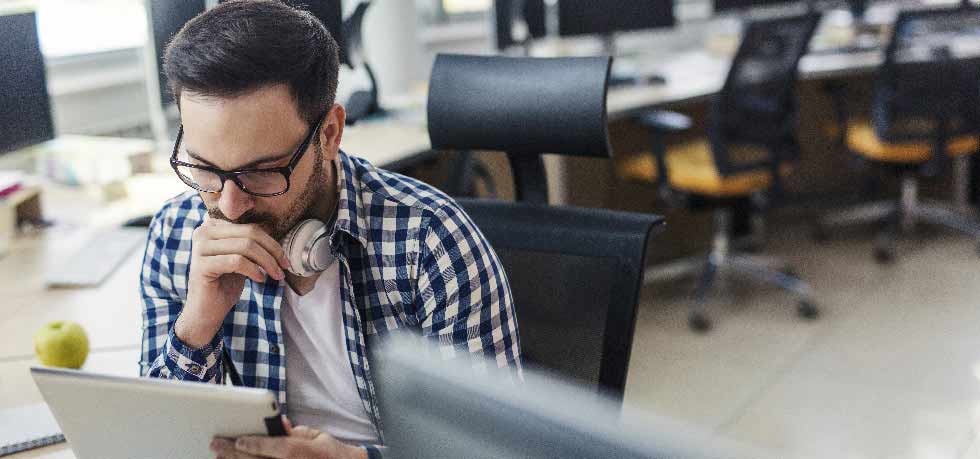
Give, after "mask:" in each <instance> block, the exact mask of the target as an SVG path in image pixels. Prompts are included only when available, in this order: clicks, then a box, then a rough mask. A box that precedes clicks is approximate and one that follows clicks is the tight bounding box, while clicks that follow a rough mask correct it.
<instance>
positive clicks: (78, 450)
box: [31, 367, 285, 459]
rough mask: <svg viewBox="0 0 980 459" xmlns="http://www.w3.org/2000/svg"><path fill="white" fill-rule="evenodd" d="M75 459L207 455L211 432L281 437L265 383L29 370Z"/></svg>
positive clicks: (163, 458) (273, 401)
mask: <svg viewBox="0 0 980 459" xmlns="http://www.w3.org/2000/svg"><path fill="white" fill-rule="evenodd" d="M31 376H33V378H34V382H35V384H37V387H38V389H40V391H41V394H42V395H43V396H44V400H45V401H46V402H47V403H48V407H50V408H51V412H52V413H53V414H54V417H55V420H57V421H58V425H59V426H61V431H62V433H64V435H65V438H67V440H68V443H69V445H70V446H71V449H72V450H73V451H74V453H75V456H76V457H77V458H78V459H117V458H118V459H131V458H134V457H139V458H145V459H157V458H159V459H173V458H210V457H213V456H214V454H213V453H211V451H210V450H209V449H208V446H209V445H210V443H211V439H212V438H213V437H216V436H219V437H238V436H242V435H284V434H285V432H284V430H283V427H282V423H281V421H280V418H279V405H278V404H277V403H276V397H275V396H274V395H273V394H272V392H270V391H268V390H264V389H251V388H243V387H231V386H221V385H217V384H204V383H193V382H179V381H172V380H164V379H155V378H127V377H119V376H107V375H100V374H96V373H88V372H83V371H77V370H63V369H53V368H38V367H33V368H31Z"/></svg>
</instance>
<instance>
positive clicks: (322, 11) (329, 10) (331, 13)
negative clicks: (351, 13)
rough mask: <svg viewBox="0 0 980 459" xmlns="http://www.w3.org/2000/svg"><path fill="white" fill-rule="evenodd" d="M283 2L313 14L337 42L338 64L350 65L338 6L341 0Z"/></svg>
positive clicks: (342, 17)
mask: <svg viewBox="0 0 980 459" xmlns="http://www.w3.org/2000/svg"><path fill="white" fill-rule="evenodd" d="M285 2H286V3H287V4H289V5H292V6H295V7H300V8H303V9H305V10H307V11H309V12H310V13H313V15H314V16H316V18H317V19H319V20H320V22H322V23H323V25H324V27H326V28H327V30H328V31H329V32H330V35H331V36H333V39H334V40H336V41H337V46H338V47H340V62H341V63H342V64H347V65H350V64H351V62H350V57H349V56H348V51H349V50H348V49H347V41H346V37H344V15H343V10H342V9H341V5H340V2H341V0H285Z"/></svg>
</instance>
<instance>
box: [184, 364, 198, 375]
mask: <svg viewBox="0 0 980 459" xmlns="http://www.w3.org/2000/svg"><path fill="white" fill-rule="evenodd" d="M187 371H189V372H191V373H200V372H201V366H200V365H198V364H196V363H195V364H191V365H190V366H188V367H187Z"/></svg>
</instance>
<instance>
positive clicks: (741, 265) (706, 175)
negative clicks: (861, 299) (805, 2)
mask: <svg viewBox="0 0 980 459" xmlns="http://www.w3.org/2000/svg"><path fill="white" fill-rule="evenodd" d="M817 21H818V17H817V16H816V15H812V14H807V15H804V16H798V17H789V18H780V19H772V20H764V21H757V22H751V23H749V24H748V25H747V27H746V30H745V34H744V37H743V39H742V43H741V45H740V46H739V49H738V52H737V53H736V55H735V58H734V60H733V61H732V65H731V69H730V70H729V72H728V77H727V79H726V80H725V84H724V86H723V87H722V90H721V92H720V94H719V95H718V96H717V97H716V98H715V100H714V101H713V103H712V111H711V113H710V119H709V126H708V132H707V138H706V139H703V140H698V141H695V142H689V143H684V144H680V145H678V146H675V147H672V148H670V149H668V148H667V147H666V143H665V139H664V138H665V136H666V135H668V134H671V133H676V132H680V131H683V130H686V129H687V128H689V127H690V124H691V123H690V120H689V119H687V117H685V116H683V115H681V114H678V113H672V112H664V111H653V112H649V113H645V114H643V115H641V116H639V117H638V118H637V122H638V123H639V124H640V125H642V126H644V127H646V128H648V129H649V130H650V132H651V138H652V150H653V154H652V155H635V156H634V157H632V158H629V159H627V160H625V161H621V162H620V163H619V164H618V165H617V169H618V172H619V174H620V175H621V176H623V177H626V178H628V179H634V180H639V181H643V182H648V183H650V182H652V183H654V184H656V186H657V191H658V195H659V197H660V198H662V199H664V200H666V201H667V202H668V203H670V204H672V205H674V206H682V205H684V206H686V207H687V208H689V209H690V210H699V209H703V208H710V209H713V210H714V218H715V228H714V240H713V243H712V247H711V251H710V253H709V254H708V255H706V256H698V257H694V258H693V259H687V260H680V261H679V262H675V263H672V264H671V265H670V266H664V267H660V268H657V269H652V270H651V271H650V273H649V276H648V278H649V279H650V280H657V279H673V278H676V277H679V276H683V275H690V274H694V273H701V279H700V281H699V283H698V286H697V289H696V291H695V301H694V304H693V307H692V310H691V314H690V318H689V325H690V326H691V328H692V329H693V330H695V331H701V332H703V331H706V330H708V329H709V328H710V327H711V322H710V321H709V319H708V317H707V316H706V315H705V312H704V304H705V301H706V297H707V294H708V292H709V290H710V289H711V288H712V286H713V285H714V282H715V280H716V278H717V277H718V272H719V270H725V271H729V272H732V273H733V274H741V275H748V276H750V277H753V278H755V279H758V280H760V281H763V282H766V283H769V284H773V285H775V286H777V287H780V288H782V289H784V290H787V291H789V292H791V293H793V294H795V295H796V296H797V297H798V299H799V303H798V307H797V311H798V313H799V314H800V315H801V316H803V317H806V318H815V317H816V316H817V315H818V310H817V308H816V306H815V304H814V302H813V300H812V295H811V292H810V288H809V286H808V285H807V284H806V283H805V282H803V281H802V280H800V279H799V278H797V277H796V276H795V275H793V274H792V269H791V268H790V267H788V266H787V265H786V264H785V263H784V262H782V261H778V260H774V259H769V258H763V257H757V256H751V255H746V254H740V253H734V252H733V251H732V250H731V248H732V247H731V246H732V243H731V229H732V224H731V222H732V216H733V214H734V212H735V210H736V209H740V208H754V209H755V211H756V215H755V216H754V217H755V221H756V223H757V225H756V226H761V225H760V224H759V222H761V218H760V217H761V216H760V215H759V214H760V213H761V211H762V210H764V209H765V208H766V207H767V206H768V205H771V202H772V200H774V199H776V198H778V196H779V195H780V193H781V191H782V176H783V175H784V174H786V173H788V171H789V165H790V163H791V162H792V161H794V160H796V159H797V158H798V157H799V145H798V142H797V132H796V131H797V109H796V100H795V96H794V94H795V88H796V81H797V70H796V66H797V63H798V62H799V60H800V58H801V57H802V56H803V53H804V52H806V49H807V45H808V43H809V41H810V37H811V36H812V34H813V30H814V28H815V27H816V25H817Z"/></svg>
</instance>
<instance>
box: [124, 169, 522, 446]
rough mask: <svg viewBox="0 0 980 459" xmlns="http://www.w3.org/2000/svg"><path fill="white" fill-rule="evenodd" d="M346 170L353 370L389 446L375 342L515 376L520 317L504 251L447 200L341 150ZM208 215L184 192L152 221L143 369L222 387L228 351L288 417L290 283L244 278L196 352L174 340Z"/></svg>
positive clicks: (340, 236) (343, 240)
mask: <svg viewBox="0 0 980 459" xmlns="http://www.w3.org/2000/svg"><path fill="white" fill-rule="evenodd" d="M339 170H340V171H341V174H340V175H341V177H340V179H341V184H340V189H339V205H338V215H337V220H336V224H335V227H334V230H333V234H332V235H331V243H332V245H333V248H334V250H335V251H336V252H337V254H338V260H339V264H340V276H341V301H342V302H343V317H344V326H345V327H344V332H345V336H346V340H347V352H348V355H349V356H350V371H351V377H352V378H354V382H355V383H356V385H357V389H358V393H359V395H360V397H361V401H362V402H363V403H364V408H365V411H366V412H367V413H368V415H369V416H370V418H371V420H372V422H373V423H374V425H375V428H376V429H377V431H378V438H381V439H382V442H383V441H384V440H383V439H384V432H383V430H382V426H381V424H380V422H379V419H380V414H379V412H378V404H377V402H376V400H377V399H376V394H375V385H374V383H373V380H372V376H371V366H370V362H369V360H368V357H369V354H368V351H369V349H368V345H369V344H370V343H373V342H375V341H376V340H377V339H378V338H383V337H384V336H385V335H387V334H388V333H389V332H392V331H394V330H396V329H404V330H411V331H415V332H416V333H417V334H421V335H422V336H426V337H430V338H432V339H433V340H435V341H437V342H438V343H439V345H440V347H441V348H442V355H443V356H447V357H451V356H452V355H454V353H455V352H459V349H465V350H468V351H469V352H470V353H474V354H481V355H482V356H484V357H487V358H489V359H491V361H495V362H496V363H497V366H498V367H510V368H513V369H514V370H516V371H517V372H518V373H520V371H521V357H520V346H519V340H518V334H517V321H516V317H515V315H514V308H513V299H512V297H511V292H510V286H509V285H508V283H507V277H506V275H505V274H504V271H503V268H502V267H501V265H500V261H499V260H498V259H497V255H496V254H495V253H494V251H493V249H492V248H491V247H490V244H489V243H488V242H487V241H486V239H485V238H484V237H483V235H482V234H481V233H480V231H479V230H478V229H477V228H476V226H475V225H474V224H473V222H472V221H471V220H470V218H469V217H468V216H467V215H466V213H465V212H464V211H463V210H462V209H461V208H460V207H459V206H458V205H457V204H456V203H455V202H454V201H453V200H452V199H451V198H449V197H447V196H446V195H444V194H443V193H442V192H440V191H438V190H436V189H435V188H433V187H431V186H428V185H426V184H423V183H421V182H418V181H416V180H413V179H410V178H407V177H403V176H401V175H398V174H394V173H391V172H388V171H385V170H381V169H376V168H375V167H374V166H372V165H371V164H369V163H368V162H367V161H365V160H363V159H360V158H355V157H351V156H348V155H347V154H345V153H343V152H341V153H340V168H339ZM206 213H207V211H206V208H205V206H204V203H203V201H202V200H201V198H200V196H198V195H197V193H194V192H188V193H184V194H182V195H180V196H177V197H175V198H173V199H171V200H170V201H168V202H167V203H166V204H165V205H164V206H163V208H162V209H161V210H160V212H158V213H157V215H156V216H155V218H154V219H153V223H152V224H151V225H150V234H149V239H148V241H147V244H146V253H145V255H144V259H143V268H142V273H141V292H142V296H143V303H144V311H143V343H142V359H141V361H140V372H141V374H142V375H144V376H150V377H160V378H172V379H180V380H185V381H199V382H211V383H221V382H222V375H223V371H222V370H223V369H222V363H221V352H222V349H223V348H224V347H228V348H229V349H230V351H231V359H232V361H233V362H234V364H235V367H237V369H238V371H239V372H240V373H241V377H242V382H243V383H244V384H245V385H247V386H251V387H258V388H266V389H269V390H272V391H273V392H274V393H276V394H277V395H278V400H279V403H280V404H281V405H282V406H283V409H284V410H285V409H286V406H287V405H286V357H285V353H286V352H287V351H291V350H289V349H286V348H285V344H284V343H283V330H282V321H281V315H280V311H281V307H282V304H283V290H284V286H285V284H284V283H283V282H278V281H275V280H273V279H271V278H270V279H269V280H268V281H267V282H265V283H261V284H260V283H256V282H254V281H252V280H249V279H246V281H245V288H244V290H243V291H242V296H241V299H240V300H239V301H238V303H237V304H236V305H235V307H234V308H233V309H232V310H231V312H230V313H229V314H228V316H227V317H226V318H225V321H224V325H223V326H222V327H221V329H220V330H219V332H218V334H217V335H216V336H215V337H214V339H213V340H212V341H211V342H210V343H209V344H208V345H206V346H205V347H203V348H201V349H191V348H190V347H188V346H187V345H186V344H184V343H182V342H181V341H180V340H179V339H178V338H177V337H176V336H175V335H174V332H173V329H174V323H175V322H176V320H177V316H178V315H179V314H180V311H181V309H182V308H183V306H184V300H185V299H186V298H187V281H188V276H189V269H190V259H191V235H192V233H193V231H194V229H195V228H197V227H198V226H199V225H200V224H201V223H202V222H203V220H204V217H205V215H206ZM478 360H479V359H478ZM365 446H367V447H368V449H369V451H371V452H374V451H373V450H375V447H374V446H373V445H365Z"/></svg>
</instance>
